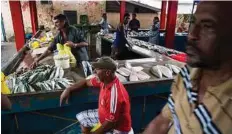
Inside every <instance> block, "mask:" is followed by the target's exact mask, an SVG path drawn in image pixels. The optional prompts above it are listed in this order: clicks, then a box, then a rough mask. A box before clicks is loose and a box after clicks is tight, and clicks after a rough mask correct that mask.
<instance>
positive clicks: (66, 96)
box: [60, 77, 100, 106]
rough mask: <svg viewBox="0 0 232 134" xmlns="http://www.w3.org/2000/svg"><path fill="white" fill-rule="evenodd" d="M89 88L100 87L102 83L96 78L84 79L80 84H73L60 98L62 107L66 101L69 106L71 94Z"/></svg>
mask: <svg viewBox="0 0 232 134" xmlns="http://www.w3.org/2000/svg"><path fill="white" fill-rule="evenodd" d="M87 86H89V87H91V86H94V87H99V86H100V81H99V80H98V78H97V77H94V78H92V79H90V80H86V79H83V80H80V81H79V82H78V83H76V84H73V85H72V86H70V87H68V88H66V89H65V90H64V91H63V93H62V94H61V96H60V106H61V105H62V103H63V101H64V100H65V102H66V104H68V99H69V96H70V93H71V92H73V91H80V89H83V88H84V87H87Z"/></svg>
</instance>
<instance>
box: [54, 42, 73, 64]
mask: <svg viewBox="0 0 232 134" xmlns="http://www.w3.org/2000/svg"><path fill="white" fill-rule="evenodd" d="M56 47H57V50H58V55H68V56H69V59H70V65H71V67H76V58H75V57H74V55H73V54H72V52H71V48H70V47H69V46H67V45H66V44H64V45H62V44H60V43H57V44H56Z"/></svg>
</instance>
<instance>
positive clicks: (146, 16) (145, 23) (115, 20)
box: [107, 13, 157, 29]
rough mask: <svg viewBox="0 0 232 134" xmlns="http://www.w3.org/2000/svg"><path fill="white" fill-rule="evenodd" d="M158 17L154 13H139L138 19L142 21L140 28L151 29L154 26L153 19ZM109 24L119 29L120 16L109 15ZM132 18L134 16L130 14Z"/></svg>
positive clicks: (116, 14) (115, 14)
mask: <svg viewBox="0 0 232 134" xmlns="http://www.w3.org/2000/svg"><path fill="white" fill-rule="evenodd" d="M155 16H157V14H154V13H138V14H137V19H138V20H139V21H140V27H141V28H142V29H149V28H150V26H151V25H152V21H153V18H154V17H155ZM107 18H108V23H109V24H111V25H112V26H113V27H115V28H116V27H117V25H118V24H119V21H120V19H119V18H120V14H119V13H107ZM130 18H132V14H130Z"/></svg>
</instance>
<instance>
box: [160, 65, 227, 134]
mask: <svg viewBox="0 0 232 134" xmlns="http://www.w3.org/2000/svg"><path fill="white" fill-rule="evenodd" d="M190 72H191V73H190ZM199 74H200V69H197V68H193V69H191V70H190V69H189V68H188V67H187V66H185V67H184V68H182V70H181V72H180V74H179V75H178V76H177V78H176V79H175V80H174V83H173V85H172V93H171V94H170V96H169V98H168V103H167V104H166V105H165V107H164V108H163V110H162V115H163V116H164V117H166V118H169V119H170V120H172V123H171V124H170V129H169V132H168V134H232V78H230V79H228V80H227V81H226V82H224V83H222V84H221V85H218V86H215V87H208V88H207V89H206V92H205V95H204V97H203V101H202V103H198V101H197V99H198V92H197V86H196V85H197V81H198V78H199Z"/></svg>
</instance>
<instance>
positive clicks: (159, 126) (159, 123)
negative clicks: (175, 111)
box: [143, 114, 171, 134]
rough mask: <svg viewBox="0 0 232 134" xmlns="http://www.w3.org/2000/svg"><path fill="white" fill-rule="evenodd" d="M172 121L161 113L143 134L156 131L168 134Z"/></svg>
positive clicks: (158, 133)
mask: <svg viewBox="0 0 232 134" xmlns="http://www.w3.org/2000/svg"><path fill="white" fill-rule="evenodd" d="M170 122H171V121H170V119H168V118H165V117H164V116H163V115H162V114H159V115H158V116H157V117H156V118H155V119H153V120H152V121H151V122H150V123H149V125H148V127H147V128H146V129H145V131H144V132H143V134H154V132H155V133H156V134H167V132H168V128H169V124H170Z"/></svg>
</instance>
